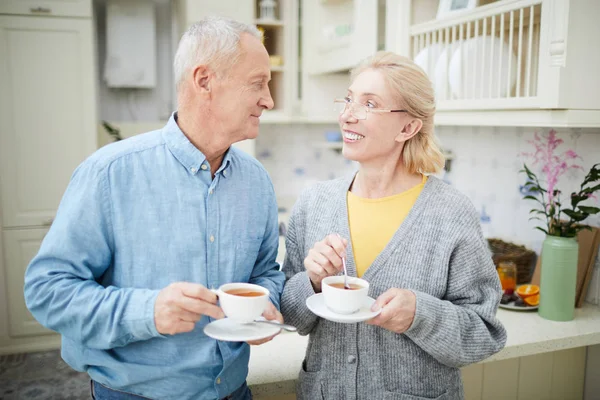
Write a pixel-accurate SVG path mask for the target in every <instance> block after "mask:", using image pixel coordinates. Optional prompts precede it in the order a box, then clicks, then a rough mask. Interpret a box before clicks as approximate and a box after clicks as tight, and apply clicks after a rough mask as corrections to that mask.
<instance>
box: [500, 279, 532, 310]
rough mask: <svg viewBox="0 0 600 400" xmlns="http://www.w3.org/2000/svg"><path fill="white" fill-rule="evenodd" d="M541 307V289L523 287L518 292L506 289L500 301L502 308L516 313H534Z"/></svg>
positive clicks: (518, 288) (529, 286)
mask: <svg viewBox="0 0 600 400" xmlns="http://www.w3.org/2000/svg"><path fill="white" fill-rule="evenodd" d="M539 306H540V287H539V286H537V285H521V286H518V287H517V289H516V290H513V289H505V290H504V293H503V294H502V299H500V308H504V309H507V310H515V311H533V310H537V309H538V307H539Z"/></svg>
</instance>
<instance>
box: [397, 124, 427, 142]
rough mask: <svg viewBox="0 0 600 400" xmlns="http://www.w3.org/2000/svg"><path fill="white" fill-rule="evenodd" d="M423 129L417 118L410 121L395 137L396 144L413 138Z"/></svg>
mask: <svg viewBox="0 0 600 400" xmlns="http://www.w3.org/2000/svg"><path fill="white" fill-rule="evenodd" d="M422 127H423V121H421V120H420V119H418V118H414V119H411V120H410V121H409V122H408V124H406V125H404V128H403V129H402V131H401V132H400V133H399V134H398V136H396V139H395V140H396V142H406V141H407V140H409V139H410V138H412V137H413V136H415V135H416V134H417V133H419V131H420V130H421V128H422Z"/></svg>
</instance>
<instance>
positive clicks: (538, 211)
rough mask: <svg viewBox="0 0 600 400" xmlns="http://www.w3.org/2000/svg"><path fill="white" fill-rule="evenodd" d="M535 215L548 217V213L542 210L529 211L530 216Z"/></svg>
mask: <svg viewBox="0 0 600 400" xmlns="http://www.w3.org/2000/svg"><path fill="white" fill-rule="evenodd" d="M534 213H535V214H544V215H546V212H545V211H542V210H536V209H533V210H531V211H529V214H534Z"/></svg>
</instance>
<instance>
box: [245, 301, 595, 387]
mask: <svg viewBox="0 0 600 400" xmlns="http://www.w3.org/2000/svg"><path fill="white" fill-rule="evenodd" d="M497 315H498V318H499V319H500V320H501V321H502V323H503V324H504V326H505V327H506V330H507V332H508V340H507V343H506V346H505V348H504V349H503V350H502V351H500V352H499V353H497V354H495V355H494V356H492V357H490V358H488V359H486V360H484V361H482V362H484V363H485V362H492V361H498V360H505V359H509V358H515V357H524V356H529V355H533V354H540V353H546V352H551V351H558V350H565V349H570V348H575V347H582V346H590V345H594V344H600V307H598V306H595V305H591V304H584V306H583V307H582V308H580V309H577V310H575V319H574V320H573V321H569V322H554V321H548V320H545V319H543V318H541V317H540V316H539V315H538V313H537V312H532V311H508V310H503V309H499V310H498V314H497ZM307 343H308V337H307V336H300V335H298V334H296V333H289V332H284V333H281V334H280V335H279V336H277V337H275V338H274V339H273V340H272V341H271V342H269V343H266V344H263V345H261V346H252V349H251V355H250V367H249V374H248V384H249V385H250V386H252V390H253V392H254V393H255V394H256V395H276V394H288V393H294V381H295V379H296V378H297V377H298V372H299V370H300V366H301V364H302V360H303V359H304V352H305V349H306V345H307Z"/></svg>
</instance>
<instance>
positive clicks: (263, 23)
mask: <svg viewBox="0 0 600 400" xmlns="http://www.w3.org/2000/svg"><path fill="white" fill-rule="evenodd" d="M254 25H260V26H272V27H276V26H280V27H281V26H284V25H285V23H284V22H283V21H279V20H274V19H257V20H255V21H254Z"/></svg>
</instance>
